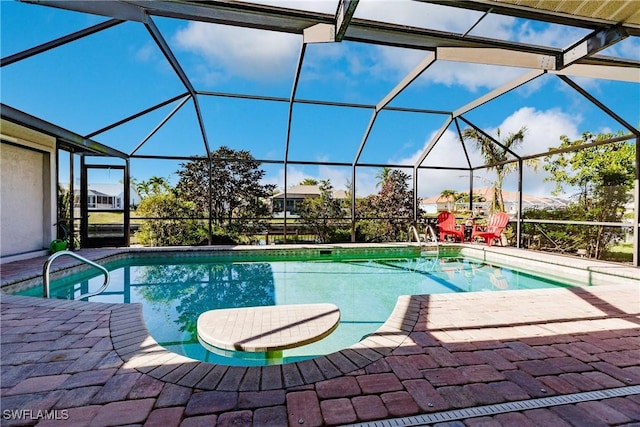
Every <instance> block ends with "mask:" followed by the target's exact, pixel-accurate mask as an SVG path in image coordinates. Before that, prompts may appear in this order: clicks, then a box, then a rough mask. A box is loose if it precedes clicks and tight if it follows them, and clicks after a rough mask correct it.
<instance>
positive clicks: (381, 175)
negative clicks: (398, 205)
mask: <svg viewBox="0 0 640 427" xmlns="http://www.w3.org/2000/svg"><path fill="white" fill-rule="evenodd" d="M392 170H393V169H391V168H390V167H388V166H385V167H383V168H382V169H380V171H379V172H378V173H377V175H376V178H377V179H378V182H377V183H376V187H382V186H383V185H384V183H385V182H386V181H387V179H389V175H391V171H392Z"/></svg>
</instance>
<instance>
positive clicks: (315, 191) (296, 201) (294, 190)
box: [269, 185, 348, 216]
mask: <svg viewBox="0 0 640 427" xmlns="http://www.w3.org/2000/svg"><path fill="white" fill-rule="evenodd" d="M332 194H333V198H334V199H338V200H344V199H347V198H348V193H347V192H346V191H345V190H336V189H334V190H333V192H332ZM313 197H320V186H319V185H294V186H293V187H291V188H290V189H289V190H287V216H296V215H297V214H298V206H299V205H300V203H302V202H303V201H304V200H305V199H309V198H313ZM269 199H270V201H271V213H272V214H273V216H283V215H284V212H283V211H284V191H281V192H279V193H277V194H274V195H273V196H271V197H270V198H269Z"/></svg>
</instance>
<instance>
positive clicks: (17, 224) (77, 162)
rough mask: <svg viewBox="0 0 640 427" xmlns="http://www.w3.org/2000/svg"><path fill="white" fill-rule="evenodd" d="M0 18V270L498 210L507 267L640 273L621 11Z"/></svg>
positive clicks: (632, 60)
mask: <svg viewBox="0 0 640 427" xmlns="http://www.w3.org/2000/svg"><path fill="white" fill-rule="evenodd" d="M1 7H2V13H1V19H2V26H1V32H2V34H1V35H2V37H1V42H2V60H1V67H2V81H1V85H2V92H1V96H2V99H1V101H2V104H1V116H2V128H1V129H0V130H1V135H2V151H1V154H2V156H1V157H2V165H1V166H2V221H1V224H2V257H3V258H5V259H9V258H12V257H14V258H15V257H19V256H21V255H22V254H27V253H33V252H37V251H39V250H40V251H42V250H46V249H47V248H48V247H49V242H50V241H51V240H56V239H57V240H65V241H68V243H69V245H70V246H71V247H72V248H73V247H78V246H82V247H101V246H129V245H131V244H142V245H151V246H153V245H176V244H186V245H194V244H216V243H234V244H238V243H253V244H256V243H257V244H265V245H266V244H276V243H280V242H305V243H308V242H365V241H393V240H396V241H397V240H406V239H408V238H409V237H410V236H409V234H408V230H409V227H410V226H411V225H414V226H417V227H418V229H421V228H420V227H426V225H427V224H430V223H433V222H434V221H435V218H436V216H437V214H438V212H441V211H451V212H453V213H454V214H455V215H456V216H457V217H458V221H459V222H460V223H461V224H462V225H464V224H465V223H483V222H486V221H487V219H488V218H489V217H490V215H491V214H492V213H494V212H497V211H505V212H507V213H508V214H509V216H510V225H509V227H508V229H507V230H506V232H505V235H504V239H503V241H504V243H505V244H508V245H510V246H515V247H523V248H528V249H532V250H543V251H551V252H555V253H563V254H568V255H573V256H583V257H595V258H600V259H609V260H615V261H621V262H627V263H633V264H634V265H636V266H637V265H639V263H640V260H639V257H638V254H639V244H638V242H639V237H638V236H639V207H638V203H639V199H640V197H639V185H638V152H637V150H636V146H637V142H638V138H640V131H639V130H638V125H639V123H640V58H639V57H640V37H639V36H640V3H638V2H637V1H635V0H623V1H599V0H578V1H570V2H569V1H566V2H562V1H560V2H559V1H546V0H500V1H498V0H466V1H457V0H421V1H411V0H396V1H391V0H369V1H365V0H359V1H358V0H321V1H295V0H280V1H276V0H273V1H269V0H262V1H256V2H240V1H206V2H195V1H125V0H113V1H53V0H51V1H47V0H43V1H24V2H2V4H1ZM422 229H424V228H422Z"/></svg>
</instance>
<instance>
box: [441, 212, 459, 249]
mask: <svg viewBox="0 0 640 427" xmlns="http://www.w3.org/2000/svg"><path fill="white" fill-rule="evenodd" d="M438 228H439V231H440V241H441V242H444V238H445V236H453V240H454V241H455V240H456V238H459V239H460V241H461V242H464V228H463V227H459V226H458V225H457V224H456V216H455V215H454V214H452V213H451V212H440V214H439V215H438Z"/></svg>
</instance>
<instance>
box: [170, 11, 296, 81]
mask: <svg viewBox="0 0 640 427" xmlns="http://www.w3.org/2000/svg"><path fill="white" fill-rule="evenodd" d="M174 39H175V42H176V43H177V45H178V46H179V47H180V48H181V49H184V50H187V51H191V52H193V53H195V54H197V55H200V56H202V57H204V58H205V60H206V69H207V70H208V71H209V72H208V74H210V75H218V76H219V77H222V76H224V77H228V76H231V75H239V76H242V77H245V78H249V79H254V80H258V81H263V80H273V79H278V78H282V77H283V76H287V78H289V77H290V76H291V75H292V73H293V69H294V67H295V63H296V60H297V56H298V52H299V50H300V43H301V39H300V37H299V36H295V35H291V34H285V33H276V32H271V31H263V30H256V29H251V28H240V27H232V26H224V25H216V24H209V23H203V22H190V23H189V24H187V26H186V27H184V28H181V29H180V30H178V32H177V33H176V34H175V36H174Z"/></svg>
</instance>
